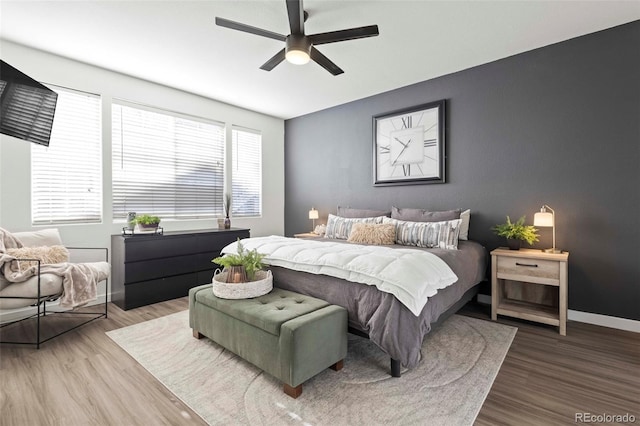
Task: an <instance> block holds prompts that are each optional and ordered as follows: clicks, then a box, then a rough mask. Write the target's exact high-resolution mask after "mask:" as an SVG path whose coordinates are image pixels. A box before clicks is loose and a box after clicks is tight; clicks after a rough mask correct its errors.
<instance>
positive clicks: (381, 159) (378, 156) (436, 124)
mask: <svg viewBox="0 0 640 426" xmlns="http://www.w3.org/2000/svg"><path fill="white" fill-rule="evenodd" d="M443 109H444V101H440V102H437V103H434V104H430V105H423V106H420V107H417V108H413V109H412V110H409V111H406V112H396V113H391V114H387V115H384V116H379V117H375V118H374V132H375V144H374V151H375V152H374V168H375V176H374V183H375V184H376V185H393V184H396V185H397V184H406V183H427V182H444V161H443V160H444V159H443V153H444V140H443V139H444V132H443V129H442V125H443V124H442V123H441V121H442V118H443V117H444V111H443Z"/></svg>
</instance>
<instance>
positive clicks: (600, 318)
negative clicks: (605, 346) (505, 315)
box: [478, 294, 640, 333]
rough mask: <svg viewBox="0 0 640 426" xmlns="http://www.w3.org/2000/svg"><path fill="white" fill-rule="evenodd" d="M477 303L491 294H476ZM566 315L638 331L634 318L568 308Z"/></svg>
mask: <svg viewBox="0 0 640 426" xmlns="http://www.w3.org/2000/svg"><path fill="white" fill-rule="evenodd" d="M478 303H482V304H485V305H491V296H489V295H487V294H478ZM567 315H568V319H569V321H577V322H584V323H586V324H593V325H599V326H602V327H609V328H616V329H618V330H625V331H632V332H634V333H640V321H636V320H630V319H627V318H619V317H612V316H609V315H602V314H593V313H591V312H583V311H574V310H573V309H569V311H568V312H567Z"/></svg>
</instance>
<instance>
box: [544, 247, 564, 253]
mask: <svg viewBox="0 0 640 426" xmlns="http://www.w3.org/2000/svg"><path fill="white" fill-rule="evenodd" d="M542 251H543V252H545V253H553V254H560V253H562V250H559V249H557V248H548V249H543V250H542Z"/></svg>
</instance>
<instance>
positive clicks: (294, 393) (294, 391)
mask: <svg viewBox="0 0 640 426" xmlns="http://www.w3.org/2000/svg"><path fill="white" fill-rule="evenodd" d="M284 393H286V394H287V395H289V396H290V397H291V398H293V399H295V398H297V397H299V396H300V394H301V393H302V385H298V386H296V387H295V388H294V387H292V386H289V385H288V384H286V383H284Z"/></svg>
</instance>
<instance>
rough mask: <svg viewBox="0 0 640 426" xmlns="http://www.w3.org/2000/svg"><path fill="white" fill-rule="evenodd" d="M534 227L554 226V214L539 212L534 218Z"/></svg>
mask: <svg viewBox="0 0 640 426" xmlns="http://www.w3.org/2000/svg"><path fill="white" fill-rule="evenodd" d="M533 225H534V226H553V214H552V213H549V212H538V213H536V214H535V215H534V216H533Z"/></svg>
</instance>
